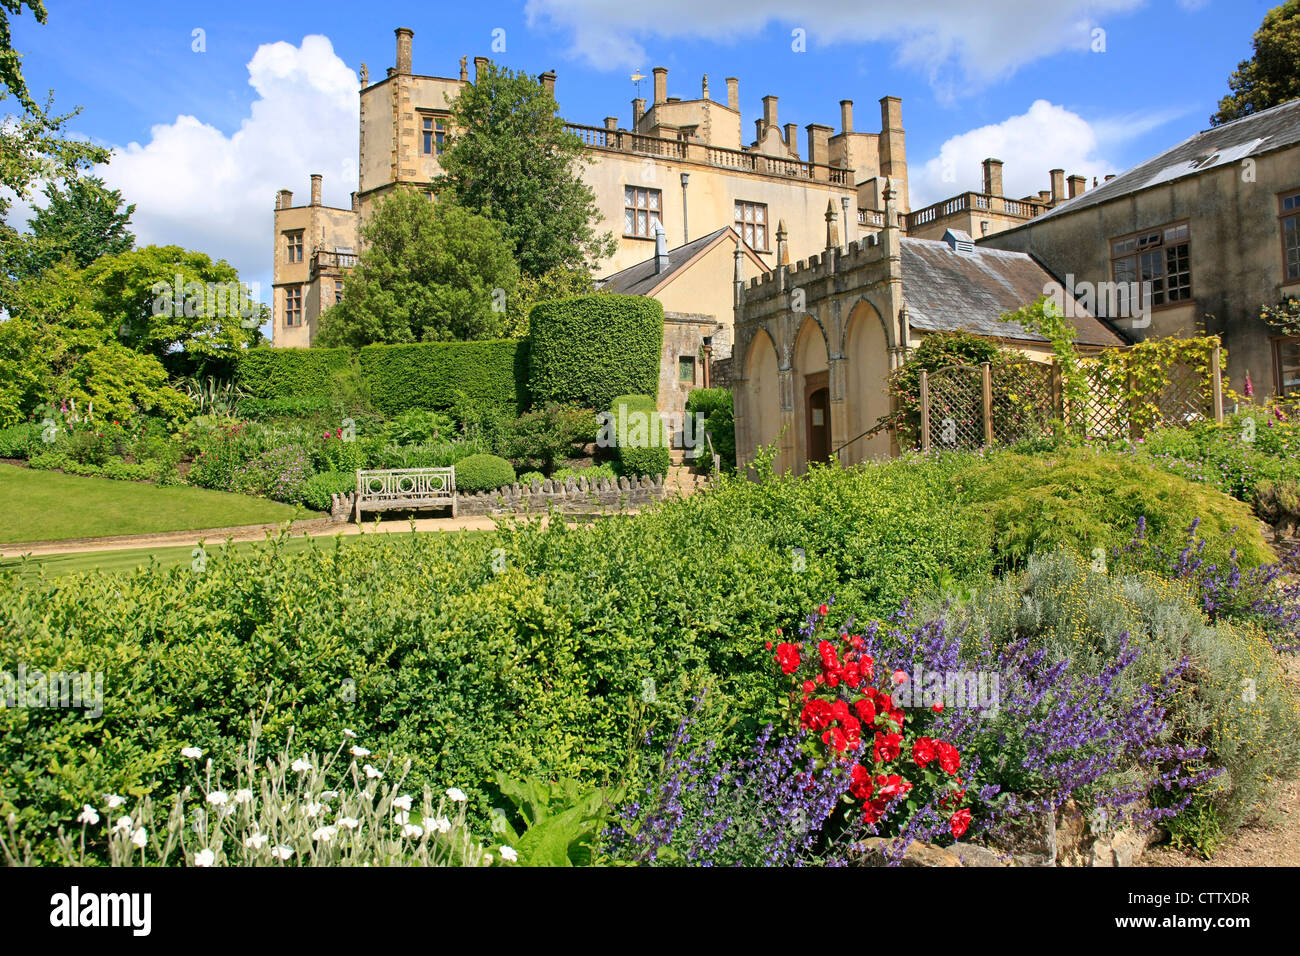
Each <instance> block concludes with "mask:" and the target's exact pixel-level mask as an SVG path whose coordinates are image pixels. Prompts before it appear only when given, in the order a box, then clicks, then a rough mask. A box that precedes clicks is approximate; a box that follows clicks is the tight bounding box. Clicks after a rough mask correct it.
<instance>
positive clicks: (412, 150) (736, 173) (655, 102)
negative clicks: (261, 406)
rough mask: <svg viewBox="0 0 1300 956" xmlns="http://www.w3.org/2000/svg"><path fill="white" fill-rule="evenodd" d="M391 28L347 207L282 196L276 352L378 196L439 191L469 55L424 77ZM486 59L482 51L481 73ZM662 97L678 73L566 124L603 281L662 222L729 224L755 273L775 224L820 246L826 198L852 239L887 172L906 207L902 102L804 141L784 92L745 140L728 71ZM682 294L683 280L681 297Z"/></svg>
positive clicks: (675, 242)
mask: <svg viewBox="0 0 1300 956" xmlns="http://www.w3.org/2000/svg"><path fill="white" fill-rule="evenodd" d="M396 35H397V51H396V65H395V66H393V67H391V68H389V69H388V71H387V74H386V75H385V76H384V77H382V78H379V79H375V80H372V79H371V77H370V76H369V74H368V72H367V70H366V68H365V66H364V64H363V65H362V69H361V92H360V130H359V161H360V162H359V166H360V176H359V183H358V189H357V192H356V193H355V194H354V196H353V201H352V204H351V208H350V209H333V208H330V207H325V206H322V205H320V202H319V195H320V180H319V177H313V178H312V184H313V185H312V196H313V201H312V204H311V205H309V206H294V205H293V196H292V193H290V192H289V191H288V190H281V191H280V192H279V193H278V194H277V197H276V206H275V227H274V228H275V256H274V278H273V286H274V289H273V294H274V302H273V308H272V312H273V323H274V325H273V335H272V340H273V342H274V344H276V345H294V346H302V345H307V344H309V343H310V342H311V340H312V339H313V338H314V336H315V334H316V331H317V322H318V319H319V316H320V313H321V312H322V311H323V310H324V309H326V308H328V306H329V305H330V304H332V303H333V301H335V298H336V296H337V289H338V288H339V287H338V285H337V281H338V279H339V278H340V277H341V274H342V272H343V271H345V270H346V269H347V268H348V267H349V265H350V264H351V263H353V262H354V261H355V259H354V256H355V254H356V250H357V249H358V247H359V245H360V242H359V235H358V229H359V224H360V222H361V221H362V220H363V219H364V217H365V216H366V214H367V212H368V210H370V209H371V208H373V205H374V203H375V202H376V200H378V199H379V198H380V197H382V196H383V195H384V194H385V193H386V192H388V191H390V190H392V189H394V188H396V187H397V186H398V185H406V186H412V187H415V188H417V189H429V187H430V185H431V183H432V182H433V180H434V179H435V178H436V177H437V176H438V175H439V174H440V172H441V167H440V165H439V162H438V156H439V154H440V153H441V152H442V149H443V146H444V144H445V142H446V137H447V135H448V133H449V132H450V131H451V130H450V125H449V124H450V106H451V103H452V101H453V100H454V99H455V97H456V96H457V94H458V93H459V91H460V90H461V89H462V88H463V87H464V86H465V84H467V83H470V82H472V81H471V79H470V76H469V67H468V63H467V60H466V59H465V58H462V60H461V64H460V70H459V74H458V76H456V77H440V76H428V75H423V74H417V73H415V72H414V71H413V59H412V43H413V33H412V31H410V30H408V29H405V28H400V29H398V30H397V31H396ZM487 62H488V61H487V59H486V58H483V57H477V58H475V60H474V73H475V76H477V74H478V71H479V70H481V69H482V68H483V67H484V66H485V65H486V64H487ZM540 81H541V82H542V83H543V84H545V85H546V86H547V87H548V89H550V90H551V91H552V92H554V88H555V81H556V76H555V74H554V73H553V72H546V73H543V74H541V76H540ZM668 94H669V87H668V70H667V69H665V68H663V67H657V68H656V69H655V70H654V85H653V99H652V100H650V101H649V102H647V101H646V100H644V99H641V98H637V99H634V100H632V102H631V112H630V115H629V116H628V118H627V122H626V125H621V124H620V121H619V118H618V117H617V116H608V117H605V119H604V121H603V124H602V125H599V126H586V125H581V124H577V123H570V124H568V129H569V131H570V132H572V133H573V134H575V135H576V136H578V137H579V138H580V139H581V140H582V142H583V143H584V144H585V145H586V152H587V156H588V158H589V159H590V160H591V162H590V163H589V164H587V165H586V166H585V167H584V170H583V176H584V179H585V180H586V182H587V183H588V184H589V185H590V186H591V188H592V190H593V191H594V192H595V195H596V202H597V205H598V207H599V209H600V212H601V216H602V221H601V222H600V223H598V224H597V228H598V230H599V231H602V232H603V231H607V230H608V231H611V232H612V233H613V234H614V235H615V236H616V237H617V240H618V248H617V250H616V251H615V253H614V254H613V256H611V257H610V258H609V259H607V260H606V261H603V262H601V263H597V264H596V274H597V276H599V277H612V276H614V275H615V274H617V273H620V272H622V271H624V270H627V269H632V268H635V267H637V266H638V265H639V264H641V263H643V262H645V261H653V259H654V257H655V235H656V226H659V227H661V228H662V229H663V230H664V233H665V236H666V239H667V242H668V244H669V246H671V247H673V248H674V249H680V248H686V247H689V246H692V245H693V243H694V241H695V240H698V239H700V238H701V237H712V236H716V235H717V234H718V232H719V230H725V229H727V228H731V229H733V230H734V235H735V236H739V237H740V238H741V240H742V241H743V243H744V244H745V245H746V246H747V247H748V250H749V252H750V253H752V260H753V262H754V264H755V265H754V267H755V268H758V267H759V264H762V265H763V266H764V267H766V268H771V266H772V265H773V264H774V262H775V249H774V240H775V233H774V229H775V223H776V222H777V221H778V220H783V221H784V222H785V223H786V227H787V230H788V235H787V247H788V250H789V252H790V254H792V255H795V256H804V255H810V254H812V253H813V252H815V251H817V250H818V249H820V248H821V247H822V244H823V240H822V236H823V231H824V227H825V212H826V209H827V207H828V206H830V207H831V208H832V209H833V210H834V212H835V215H836V217H837V218H838V219H839V220H840V221H842V222H843V223H844V225H845V227H846V233H847V235H846V239H847V240H852V239H855V238H860V237H861V236H864V235H867V234H871V233H874V232H876V231H878V230H879V229H880V228H881V227H882V226H883V223H884V206H883V203H882V200H881V195H882V191H883V188H884V183H885V182H886V180H890V181H892V182H893V183H894V188H895V190H896V192H897V196H896V199H895V205H896V207H897V209H898V212H899V214H905V213H906V212H907V209H908V206H907V155H906V145H905V133H904V130H903V122H902V108H901V103H900V101H899V100H898V98H897V97H889V96H887V97H884V98H883V99H881V100H880V115H881V128H880V131H879V132H859V131H858V130H857V129H856V128H855V126H854V117H853V103H852V101H850V100H847V99H846V100H842V101H840V104H839V106H840V123H839V128H838V130H837V129H835V128H833V127H831V126H827V125H824V124H819V123H810V124H808V125H807V126H806V127H805V128H804V136H803V143H802V147H801V144H800V135H799V129H798V127H797V125H796V124H794V123H785V124H784V125H782V124H781V123H780V122H779V119H778V112H777V106H778V101H777V97H776V96H765V97H763V101H762V103H763V110H762V116H761V117H760V118H758V119H757V120H756V121H755V125H754V130H753V138H752V139H750V140H749V141H748V142H746V139H747V137H746V136H745V134H744V130H743V128H742V124H741V113H740V86H739V81H738V80H737V79H735V78H734V77H729V78H727V79H726V81H725V96H722V97H719V98H715V97H714V96H713V93H712V91H711V90H710V88H709V84H708V78H707V77H705V78H704V79H703V81H702V82H701V85H700V87H699V95H698V96H695V97H693V98H688V99H683V98H681V97H678V96H669V95H668ZM732 241H733V243H734V239H733V240H732ZM701 275H702V272H701V271H700V270H699V269H696V270H694V272H693V274H692V276H691V279H690V283H689V284H692V285H699V286H702V285H704V284H705V283H703V281H702V279H701V278H700V276H701ZM731 281H732V276H731V264H730V262H729V261H728V262H725V263H724V267H723V268H722V269H721V270H720V271H718V273H717V275H716V278H715V280H714V281H713V282H712V283H711V284H712V286H713V287H714V288H715V290H719V291H720V292H721V294H722V296H723V297H724V298H727V296H728V290H729V289H730V283H731ZM684 288H685V284H684V283H682V282H681V280H678V281H677V284H676V290H677V291H678V292H679V294H682V295H684V293H683V292H682V290H684ZM710 295H712V294H710ZM712 297H714V298H716V295H712ZM665 305H666V306H667V307H668V308H669V309H670V311H682V312H687V313H691V314H697V315H709V316H712V319H713V320H714V321H716V322H718V323H720V324H721V325H722V326H725V327H727V328H729V327H730V325H731V321H732V315H731V311H730V302H725V303H724V304H723V307H722V309H721V311H720V312H716V311H714V307H713V306H712V305H703V304H701V303H700V302H687V303H672V304H670V303H668V302H665Z"/></svg>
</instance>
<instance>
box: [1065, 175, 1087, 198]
mask: <svg viewBox="0 0 1300 956" xmlns="http://www.w3.org/2000/svg"><path fill="white" fill-rule="evenodd" d="M1066 183H1067V184H1068V185H1069V187H1070V198H1071V199H1073V198H1074V197H1075V196H1082V195H1083V191H1084V190H1085V189H1087V188H1088V177H1087V176H1080V175H1079V174H1078V173H1075V174H1074V175H1073V176H1071V177H1070V178H1069V179H1067V180H1066Z"/></svg>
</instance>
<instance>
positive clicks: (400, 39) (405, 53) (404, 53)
mask: <svg viewBox="0 0 1300 956" xmlns="http://www.w3.org/2000/svg"><path fill="white" fill-rule="evenodd" d="M390 22H391V21H390ZM393 32H394V33H396V34H397V72H398V73H410V72H411V39H412V38H413V37H414V36H415V31H414V30H411V29H409V28H407V27H398V28H397V29H396V30H394V31H393Z"/></svg>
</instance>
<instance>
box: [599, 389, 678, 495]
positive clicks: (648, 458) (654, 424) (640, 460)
mask: <svg viewBox="0 0 1300 956" xmlns="http://www.w3.org/2000/svg"><path fill="white" fill-rule="evenodd" d="M609 415H610V418H609V422H608V424H607V425H606V426H605V429H604V435H603V437H604V441H603V442H602V444H611V443H612V444H613V446H614V448H615V449H616V453H617V455H618V470H619V474H622V475H628V476H631V475H647V476H650V477H659V478H663V477H666V476H667V475H668V468H669V466H670V465H671V464H672V453H671V451H670V447H669V441H670V440H671V438H672V435H671V434H670V433H669V432H668V426H667V425H666V424H665V423H664V420H663V418H662V416H661V415H660V414H659V411H658V409H657V408H656V406H655V400H654V399H653V398H652V397H651V396H649V395H619V396H616V397H615V398H614V402H613V404H612V405H611V407H610V411H609Z"/></svg>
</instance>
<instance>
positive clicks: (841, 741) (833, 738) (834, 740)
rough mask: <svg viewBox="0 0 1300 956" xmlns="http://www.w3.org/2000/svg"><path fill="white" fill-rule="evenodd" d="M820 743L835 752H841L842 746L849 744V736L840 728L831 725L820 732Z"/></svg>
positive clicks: (842, 750)
mask: <svg viewBox="0 0 1300 956" xmlns="http://www.w3.org/2000/svg"><path fill="white" fill-rule="evenodd" d="M822 743H824V744H826V745H827V746H828V747H831V748H833V749H834V750H835V752H836V753H843V752H844V748H845V747H847V746H848V745H849V738H848V737H846V736H845V735H844V731H842V730H840V728H838V727H831V728H829V729H828V730H826V731H825V732H824V733H823V734H822Z"/></svg>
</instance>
